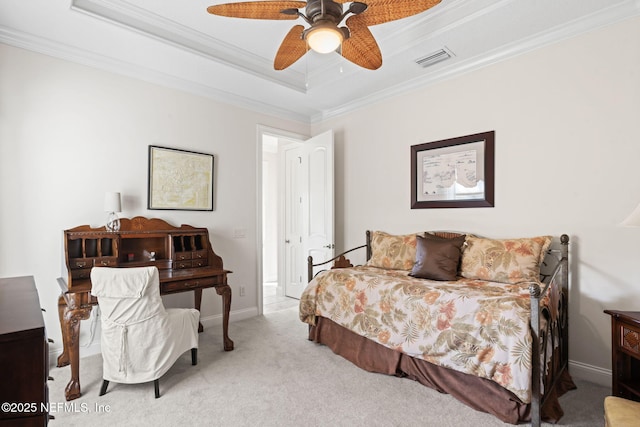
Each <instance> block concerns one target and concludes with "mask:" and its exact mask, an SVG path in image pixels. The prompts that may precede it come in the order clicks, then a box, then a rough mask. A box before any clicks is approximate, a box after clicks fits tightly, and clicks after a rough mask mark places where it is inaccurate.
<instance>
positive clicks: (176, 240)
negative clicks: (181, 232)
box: [172, 236, 184, 252]
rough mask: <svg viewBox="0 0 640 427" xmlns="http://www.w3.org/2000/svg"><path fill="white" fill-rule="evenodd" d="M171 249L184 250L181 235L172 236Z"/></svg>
mask: <svg viewBox="0 0 640 427" xmlns="http://www.w3.org/2000/svg"><path fill="white" fill-rule="evenodd" d="M172 240H173V251H174V252H184V246H183V244H182V236H173V238H172Z"/></svg>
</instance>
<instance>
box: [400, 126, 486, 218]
mask: <svg viewBox="0 0 640 427" xmlns="http://www.w3.org/2000/svg"><path fill="white" fill-rule="evenodd" d="M494 145H495V132H494V131H491V132H484V133H478V134H474V135H466V136H460V137H457V138H451V139H445V140H442V141H433V142H427V143H424V144H419V145H412V146H411V209H425V208H479V207H493V203H494V201H493V187H494V183H493V174H494Z"/></svg>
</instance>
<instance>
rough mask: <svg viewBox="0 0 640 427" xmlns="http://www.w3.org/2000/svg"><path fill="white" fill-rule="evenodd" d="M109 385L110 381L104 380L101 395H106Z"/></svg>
mask: <svg viewBox="0 0 640 427" xmlns="http://www.w3.org/2000/svg"><path fill="white" fill-rule="evenodd" d="M107 387H109V381H107V380H102V387H100V396H104V395H105V393H106V392H107Z"/></svg>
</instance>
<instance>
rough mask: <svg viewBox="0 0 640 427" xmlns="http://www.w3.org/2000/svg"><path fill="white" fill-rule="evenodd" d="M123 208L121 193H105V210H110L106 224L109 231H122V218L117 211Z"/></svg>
mask: <svg viewBox="0 0 640 427" xmlns="http://www.w3.org/2000/svg"><path fill="white" fill-rule="evenodd" d="M121 210H122V208H121V203H120V193H114V192H107V193H106V194H105V195H104V211H105V212H109V215H108V216H107V225H106V227H107V230H108V231H120V218H118V214H117V213H116V212H120V211H121Z"/></svg>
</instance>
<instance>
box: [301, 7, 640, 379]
mask: <svg viewBox="0 0 640 427" xmlns="http://www.w3.org/2000/svg"><path fill="white" fill-rule="evenodd" d="M639 117H640V19H638V18H635V19H633V20H629V21H626V22H623V23H620V24H617V25H615V26H611V27H608V28H604V29H601V30H598V31H594V32H592V33H589V34H585V35H582V36H580V37H576V38H574V39H571V40H566V41H564V42H561V43H557V44H555V45H551V46H548V47H545V48H543V49H540V50H537V51H534V52H531V53H528V54H525V55H521V56H519V57H516V58H514V59H511V60H509V61H505V62H502V63H499V64H495V65H493V66H490V67H487V68H484V69H482V70H479V71H475V72H472V73H469V74H466V75H464V76H460V77H457V78H454V79H451V80H448V81H446V82H443V83H440V84H437V85H434V86H431V87H428V88H425V89H423V90H418V91H415V92H414V93H411V94H406V95H404V96H401V97H398V98H395V99H393V100H390V101H385V102H382V103H379V104H376V105H371V106H369V107H367V108H364V109H361V110H359V111H357V112H353V113H350V114H348V115H346V116H343V117H340V118H336V119H332V120H328V121H326V122H324V123H321V124H319V125H314V126H312V134H314V135H315V134H318V133H320V132H322V131H323V130H325V129H328V128H333V129H334V130H335V132H336V209H337V210H336V219H337V226H336V232H337V236H339V237H338V239H339V241H338V242H337V243H338V244H339V245H340V246H341V247H342V248H346V247H352V246H356V245H359V244H362V243H364V232H365V230H366V229H380V230H387V231H389V232H395V233H404V232H414V231H421V230H434V229H445V230H462V231H468V232H473V233H478V234H481V235H486V236H493V237H518V236H523V237H524V236H534V235H540V234H553V235H559V234H561V233H567V234H569V235H570V236H571V257H572V259H571V261H572V266H573V267H572V282H571V291H570V299H571V301H570V307H571V309H570V334H571V343H570V358H571V359H572V361H573V366H574V368H575V369H574V371H578V370H580V369H581V368H582V369H583V370H586V371H587V373H588V374H589V375H592V377H594V380H597V379H598V378H596V377H598V376H600V377H602V376H604V377H606V375H607V372H608V371H607V370H608V369H610V367H611V361H610V346H611V344H610V323H609V316H607V315H605V314H604V313H603V312H602V311H603V310H604V309H620V310H640V270H638V268H637V265H636V262H637V260H638V259H640V229H631V228H621V227H618V226H617V224H618V223H619V222H620V221H621V220H623V219H624V218H625V217H626V216H627V215H628V214H629V213H630V212H631V211H632V210H633V209H634V208H635V206H636V205H637V204H638V203H639V202H640V167H638V161H639V159H640V141H639V140H638V135H640V120H639ZM490 130H495V132H496V155H495V159H496V170H495V182H496V185H495V207H494V208H478V209H431V210H429V209H416V210H412V209H410V200H411V198H410V177H409V173H410V146H411V145H415V144H421V143H425V142H429V141H436V140H440V139H447V138H452V137H456V136H461V135H468V134H473V133H478V132H484V131H490ZM382 172H384V173H382ZM340 239H341V240H342V242H340ZM600 379H602V378H600Z"/></svg>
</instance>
